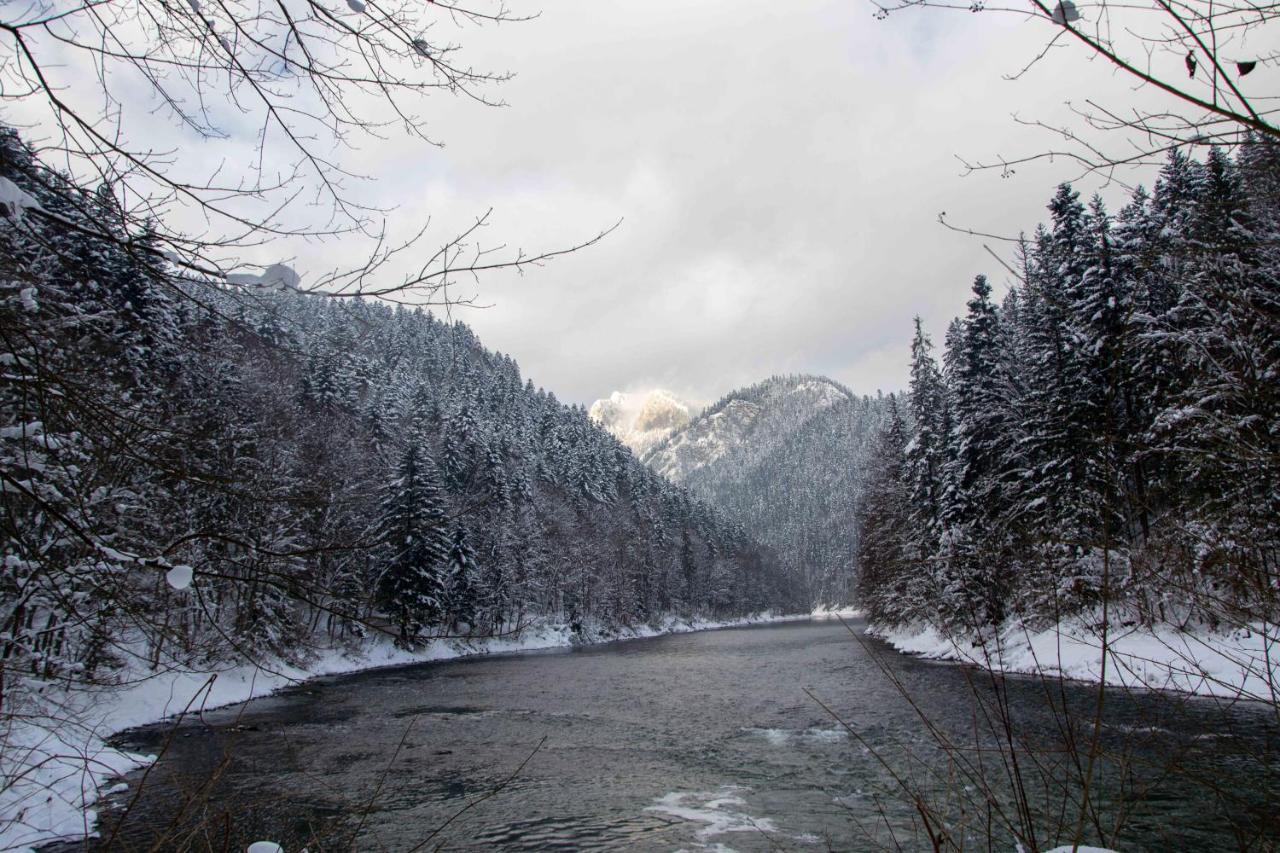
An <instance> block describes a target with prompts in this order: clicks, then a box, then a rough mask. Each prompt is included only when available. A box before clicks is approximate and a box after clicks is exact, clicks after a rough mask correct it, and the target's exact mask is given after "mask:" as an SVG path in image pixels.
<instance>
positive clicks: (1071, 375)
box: [859, 138, 1280, 637]
mask: <svg viewBox="0 0 1280 853" xmlns="http://www.w3.org/2000/svg"><path fill="white" fill-rule="evenodd" d="M1048 211H1049V221H1048V223H1047V224H1044V225H1041V226H1039V227H1037V228H1036V230H1035V231H1034V232H1033V233H1032V234H1031V236H1029V237H1025V238H1024V239H1022V240H1021V241H1019V242H1018V243H1017V245H1016V247H1015V248H1016V253H1015V255H1014V259H1013V261H1012V262H1011V263H1010V265H1009V269H1008V273H1009V275H1010V277H1011V278H1012V279H1013V285H1012V286H1011V287H1010V288H1009V290H1008V292H1007V293H1006V294H1005V295H1004V296H1003V298H1001V299H998V300H997V298H996V297H994V296H993V291H992V286H991V284H990V282H989V281H988V280H987V279H986V278H985V277H983V276H979V277H978V278H977V279H976V280H975V281H974V282H973V287H972V298H971V299H970V300H969V302H968V311H967V313H966V314H965V316H964V317H962V318H957V319H955V320H954V321H953V322H952V323H951V324H950V326H949V327H948V328H947V332H946V339H945V341H944V345H943V348H942V356H941V363H939V360H938V358H937V357H936V356H935V354H934V347H933V343H932V341H931V340H930V337H929V335H928V334H926V333H925V332H924V331H923V329H922V325H921V323H920V322H919V320H917V322H916V327H915V335H914V338H913V339H912V342H911V382H910V390H909V393H907V394H906V395H903V396H901V397H900V398H899V399H898V400H896V401H895V404H894V407H893V412H892V415H891V418H890V422H889V424H888V426H887V427H886V428H885V429H884V430H883V431H882V432H881V434H880V436H879V439H878V446H877V452H876V453H875V458H876V460H877V461H876V464H875V466H874V470H873V471H872V475H871V479H870V482H869V483H868V485H867V498H866V501H865V503H864V505H863V507H862V509H861V512H860V519H861V525H862V528H863V530H862V534H863V535H862V540H861V545H860V550H859V561H860V565H861V577H860V580H859V591H860V594H861V600H862V602H863V603H864V605H865V606H866V607H867V608H868V612H869V614H870V616H871V617H872V618H873V619H875V620H877V621H879V622H881V623H883V624H886V625H909V624H915V625H928V626H933V627H936V628H939V629H941V630H944V631H950V632H954V633H956V634H961V635H964V636H971V637H972V636H977V637H981V636H985V635H988V634H989V633H990V631H991V629H993V628H996V627H998V626H1000V625H1001V624H1003V623H1005V622H1006V620H1009V619H1013V618H1017V619H1021V620H1023V621H1024V623H1030V624H1039V625H1047V624H1052V623H1054V622H1057V621H1059V620H1061V619H1063V618H1064V617H1067V616H1076V615H1084V616H1085V617H1086V618H1090V619H1093V620H1101V621H1104V622H1105V621H1106V620H1107V619H1108V618H1109V617H1110V618H1113V619H1120V620H1122V621H1124V623H1125V624H1129V625H1132V624H1135V623H1136V624H1141V625H1147V626H1150V625H1154V624H1167V625H1174V626H1178V627H1182V628H1186V627H1207V628H1208V629H1210V630H1230V629H1234V628H1238V627H1240V626H1247V625H1248V624H1249V623H1251V622H1256V621H1258V620H1261V622H1262V623H1263V624H1270V623H1273V622H1274V621H1275V619H1276V617H1277V616H1278V615H1280V612H1278V610H1277V605H1278V604H1280V601H1278V599H1277V590H1278V587H1277V567H1278V563H1277V560H1278V558H1280V541H1278V540H1277V538H1276V536H1277V527H1276V519H1277V517H1280V381H1278V379H1280V376H1278V375H1277V371H1278V370H1280V338H1277V336H1276V334H1275V330H1276V328H1277V327H1278V324H1280V296H1278V295H1280V288H1278V287H1277V276H1278V275H1280V254H1278V252H1277V250H1278V247H1280V149H1277V146H1276V145H1275V144H1274V143H1272V142H1270V141H1264V140H1260V139H1254V138H1250V139H1249V140H1248V141H1246V142H1245V143H1244V144H1242V145H1240V146H1239V147H1238V148H1237V149H1236V151H1235V153H1234V154H1229V153H1227V152H1226V151H1224V150H1223V149H1221V148H1217V147H1212V148H1209V149H1208V150H1207V153H1206V154H1205V156H1204V158H1203V160H1200V159H1196V158H1194V157H1191V156H1188V155H1187V154H1186V153H1184V152H1183V151H1181V150H1179V149H1176V148H1175V149H1174V150H1172V151H1171V152H1170V153H1169V155H1168V159H1167V161H1166V163H1165V165H1164V166H1163V168H1162V169H1161V171H1160V173H1159V178H1158V180H1157V181H1156V182H1155V185H1154V188H1153V189H1152V190H1151V191H1149V192H1148V191H1146V190H1145V189H1143V188H1142V187H1139V188H1137V189H1136V190H1135V191H1134V192H1133V193H1132V196H1131V198H1130V199H1129V201H1128V203H1127V204H1125V205H1124V206H1123V207H1122V208H1121V209H1120V210H1119V211H1118V212H1116V213H1112V212H1110V211H1108V210H1107V209H1106V206H1105V205H1104V203H1103V201H1102V200H1101V198H1099V197H1097V196H1095V197H1094V198H1092V199H1090V200H1089V201H1088V203H1085V202H1083V201H1082V200H1081V199H1080V197H1079V194H1078V193H1077V192H1076V191H1075V190H1073V189H1072V187H1071V186H1070V185H1069V184H1063V185H1061V186H1059V187H1058V189H1057V192H1056V193H1055V195H1054V197H1053V199H1052V201H1050V203H1049V206H1048ZM997 303H998V304H997Z"/></svg>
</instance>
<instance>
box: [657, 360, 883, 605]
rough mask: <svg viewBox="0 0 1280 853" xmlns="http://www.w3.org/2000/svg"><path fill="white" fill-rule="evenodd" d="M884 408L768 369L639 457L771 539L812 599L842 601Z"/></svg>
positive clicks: (822, 382)
mask: <svg viewBox="0 0 1280 853" xmlns="http://www.w3.org/2000/svg"><path fill="white" fill-rule="evenodd" d="M887 411H888V406H887V401H886V400H884V399H882V398H872V397H862V396H858V395H856V394H854V393H853V392H852V391H850V390H849V389H848V388H845V387H844V386H842V385H840V384H839V383H837V382H833V381H832V380H830V379H826V378H824V377H818V376H775V377H773V378H771V379H768V380H766V381H764V382H761V383H758V384H756V385H753V386H751V387H750V388H744V389H741V390H738V391H734V392H732V393H730V394H728V395H726V396H725V397H724V398H722V399H721V400H719V401H718V402H717V403H715V405H713V406H711V407H709V408H708V409H707V410H706V411H705V412H703V413H702V414H701V415H699V416H698V417H697V418H695V419H694V420H693V421H692V422H691V423H690V424H689V425H688V426H687V427H685V428H684V429H683V430H681V431H679V432H677V433H675V434H674V435H672V436H671V437H670V438H669V439H667V441H665V442H664V443H662V444H660V445H658V446H657V447H655V448H654V449H653V450H652V451H651V452H650V453H648V454H646V455H645V456H644V457H643V458H644V459H645V461H646V462H647V463H648V464H649V465H650V466H651V467H653V468H654V469H655V470H657V471H660V472H662V473H664V474H665V475H667V476H669V477H672V478H673V479H675V480H677V482H680V483H682V484H684V485H686V486H688V487H689V488H691V489H692V490H693V491H694V492H696V493H697V494H699V495H701V496H703V497H705V498H706V499H707V500H708V501H710V502H711V503H712V504H714V505H715V506H716V507H717V508H718V509H720V510H722V511H723V512H725V513H726V514H727V515H728V516H729V517H730V518H732V519H733V520H734V521H737V522H740V523H741V524H743V525H744V526H745V527H746V529H747V530H749V531H751V532H752V535H754V536H757V537H758V538H759V539H760V540H761V541H762V542H765V543H766V544H768V545H770V546H771V547H772V548H773V550H774V551H775V552H776V553H777V555H778V558H779V559H780V560H781V561H782V563H783V565H784V566H785V567H786V570H787V572H788V574H789V575H790V576H791V577H793V578H794V579H795V583H796V584H797V585H799V586H801V587H803V588H804V589H806V590H807V591H808V594H809V595H810V598H811V600H812V602H813V603H814V604H824V605H831V604H836V605H840V604H847V603H849V601H850V600H851V597H852V593H853V582H854V579H855V578H856V568H857V546H858V534H859V528H858V525H857V524H856V519H857V509H858V506H859V505H860V503H861V499H862V492H863V484H864V483H865V482H866V480H867V471H866V469H867V466H868V464H869V459H868V456H869V453H870V450H871V448H872V445H873V443H874V439H875V435H876V433H877V431H878V430H879V428H880V426H881V425H882V424H883V423H884V420H885V417H886V413H887Z"/></svg>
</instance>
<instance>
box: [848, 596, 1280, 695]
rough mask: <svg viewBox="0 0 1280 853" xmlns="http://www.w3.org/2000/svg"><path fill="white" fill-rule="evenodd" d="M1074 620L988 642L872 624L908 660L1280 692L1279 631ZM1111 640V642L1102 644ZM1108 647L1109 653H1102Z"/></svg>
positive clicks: (1111, 681) (1013, 624)
mask: <svg viewBox="0 0 1280 853" xmlns="http://www.w3.org/2000/svg"><path fill="white" fill-rule="evenodd" d="M1099 623H1100V620H1091V619H1087V618H1084V617H1076V618H1073V619H1070V620H1065V621H1063V622H1061V623H1059V624H1057V625H1053V626H1051V627H1048V628H1044V629H1041V630H1031V629H1029V628H1028V627H1027V626H1026V625H1024V624H1023V623H1022V622H1020V621H1017V620H1013V621H1010V622H1009V623H1007V624H1006V625H1005V626H1004V628H1003V629H1002V630H1000V631H998V632H995V633H993V634H992V635H991V636H990V637H989V638H986V640H985V641H981V642H980V641H976V640H975V639H974V638H970V637H961V636H955V635H947V634H944V633H943V632H941V631H939V630H938V629H936V628H933V627H931V626H923V627H922V626H907V627H903V628H885V627H884V626H874V625H873V626H871V627H869V628H868V634H870V635H871V636H873V637H878V638H880V639H882V640H884V641H886V642H887V643H889V644H890V645H891V646H893V647H894V648H895V649H897V650H898V651H900V652H903V653H905V654H911V655H917V656H919V657H924V658H929V659H933V660H946V661H956V662H961V663H969V664H974V665H977V666H981V667H984V668H987V669H991V670H995V671H997V672H1006V673H1018V674H1023V675H1038V676H1047V677H1052V678H1058V677H1065V678H1068V679H1072V680H1075V681H1086V682H1092V683H1095V684H1096V683H1100V682H1104V681H1105V682H1106V684H1108V685H1110V686H1115V687H1129V688H1140V689H1146V690H1165V691H1176V692H1180V693H1193V694H1197V695H1201V696H1218V697H1225V698H1231V699H1246V700H1253V701H1261V702H1270V703H1274V702H1276V700H1277V696H1276V694H1275V693H1274V692H1273V691H1274V690H1275V689H1277V688H1280V627H1278V626H1276V625H1261V624H1251V625H1248V626H1244V627H1241V628H1239V629H1237V630H1234V631H1217V632H1215V631H1210V630H1207V629H1200V630H1195V629H1187V628H1180V627H1177V626H1174V625H1161V626H1158V627H1155V628H1146V627H1142V626H1133V625H1124V624H1116V623H1114V622H1113V623H1111V624H1109V625H1108V627H1107V630H1106V631H1105V636H1104V631H1103V630H1102V628H1101V626H1100V624H1099ZM1104 640H1105V642H1104ZM1104 648H1105V654H1104Z"/></svg>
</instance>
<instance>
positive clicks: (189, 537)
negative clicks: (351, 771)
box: [0, 130, 805, 705]
mask: <svg viewBox="0 0 1280 853" xmlns="http://www.w3.org/2000/svg"><path fill="white" fill-rule="evenodd" d="M0 182H3V187H2V188H3V189H4V201H5V210H4V214H5V215H4V216H2V217H0V288H2V292H0V297H2V298H0V329H2V332H0V334H2V338H0V360H2V361H3V363H4V365H5V369H4V372H3V376H2V377H0V411H3V413H4V418H5V420H4V422H3V424H0V478H2V482H3V490H0V502H2V503H3V518H2V520H0V529H2V533H0V539H2V541H3V543H4V544H3V551H4V553H3V561H4V571H3V592H2V593H0V600H2V601H3V607H4V611H3V629H2V637H3V648H4V652H3V660H4V671H5V673H6V682H7V683H6V685H5V687H6V691H7V692H6V695H5V700H6V705H8V704H9V703H11V702H12V701H13V700H12V698H11V695H12V694H13V693H14V691H18V692H21V690H22V689H23V685H24V684H27V682H28V681H29V680H31V679H34V680H35V682H34V683H38V682H39V681H44V680H55V681H58V682H62V683H66V684H72V685H76V684H80V685H83V684H100V683H111V682H112V681H113V680H116V679H119V678H125V677H133V676H136V675H137V674H138V673H140V672H145V671H146V670H147V669H156V668H157V667H166V666H171V665H178V666H193V667H196V668H200V667H206V668H207V667H209V666H211V665H213V664H216V663H217V662H221V661H228V660H247V661H254V662H256V661H260V660H285V661H289V660H295V661H296V660H304V659H305V658H306V657H307V655H308V654H309V653H310V652H311V650H312V649H313V648H314V647H315V646H317V645H330V646H331V645H333V644H335V643H338V644H341V643H350V644H358V643H360V642H361V641H362V639H363V638H366V637H369V636H371V635H376V634H384V635H387V636H390V637H394V639H395V642H396V643H398V644H399V645H401V646H403V647H413V646H415V645H416V644H419V643H421V642H422V641H423V640H426V639H430V638H433V637H458V636H499V635H510V634H513V633H517V632H518V631H519V630H520V629H521V628H522V627H523V626H525V625H527V624H529V623H530V622H531V621H535V620H538V619H546V620H553V621H562V622H565V623H568V624H570V625H571V626H573V628H574V630H575V631H581V630H583V629H584V626H588V625H614V626H616V625H625V624H632V623H638V622H644V621H646V620H655V619H658V618H659V617H662V616H664V615H674V614H686V615H695V614H700V615H706V616H715V617H720V618H727V617H731V616H735V615H741V614H745V613H749V612H756V611H761V610H765V609H770V608H773V609H788V608H791V609H794V608H796V607H797V606H800V605H802V604H804V603H805V602H804V601H803V590H802V588H801V586H800V585H798V584H796V583H795V582H794V579H793V578H792V577H789V576H788V575H786V574H785V573H784V572H783V571H782V569H781V568H780V563H779V562H778V560H777V559H776V558H775V557H774V556H773V555H772V554H771V553H770V552H769V551H768V550H767V549H764V548H762V547H761V546H759V545H757V544H756V543H755V542H754V541H753V540H752V539H751V538H750V537H749V536H748V535H747V534H746V533H745V532H744V530H743V529H742V528H741V526H737V525H733V524H730V523H728V522H726V521H725V520H724V519H723V518H721V517H720V516H719V515H718V514H717V513H716V512H715V511H713V510H712V509H710V508H709V507H708V506H707V505H706V504H704V503H703V502H701V501H699V500H697V499H695V498H694V497H693V496H691V495H690V493H689V492H687V491H685V490H684V489H682V488H679V487H677V486H674V485H672V484H670V483H669V482H667V481H665V480H664V479H662V478H661V477H659V476H658V475H656V474H654V473H652V472H650V471H649V470H648V469H646V468H645V467H644V466H642V465H641V464H640V463H639V462H638V461H636V460H635V458H634V457H633V456H632V455H631V454H630V452H629V451H627V450H626V449H625V448H624V447H622V446H621V445H620V444H618V442H617V441H616V440H615V439H613V438H612V437H611V436H610V435H608V434H607V433H606V432H604V431H603V430H601V429H599V428H597V427H596V426H595V425H593V424H592V423H590V422H589V420H588V418H587V416H586V413H585V411H584V410H583V409H582V408H581V407H577V406H565V405H562V404H561V403H560V402H558V401H557V399H556V397H555V396H554V395H553V394H551V393H549V392H546V391H543V390H541V389H538V388H535V387H534V385H533V383H532V382H531V381H529V380H526V379H523V378H522V377H521V375H520V371H519V368H518V367H517V365H516V363H515V361H514V360H513V359H512V358H510V357H509V356H505V355H502V354H499V353H494V352H490V351H489V350H486V349H485V348H484V347H483V346H482V345H481V344H480V342H479V341H478V340H477V339H476V337H475V335H474V334H473V333H472V331H471V330H470V329H469V328H468V327H467V326H466V325H464V324H462V323H460V322H456V321H451V320H448V319H441V318H439V317H435V316H433V315H432V314H431V313H430V312H428V311H424V310H421V309H413V308H408V307H403V306H392V305H390V304H388V303H386V302H383V301H362V300H360V299H341V298H336V297H332V296H327V295H308V294H304V293H301V292H298V291H297V290H296V281H297V276H296V274H294V273H293V272H292V269H291V268H289V267H287V266H284V265H277V266H273V267H268V268H267V270H266V272H265V273H263V274H262V275H260V276H241V277H240V278H239V279H237V278H236V277H229V279H230V280H229V281H217V280H210V279H209V278H207V277H202V276H200V275H198V274H196V275H193V274H192V273H191V272H190V271H189V270H184V269H183V268H181V267H179V266H176V265H175V264H174V263H171V258H169V257H168V256H167V255H166V254H165V253H163V252H161V251H160V250H159V249H158V248H156V245H155V241H154V240H153V239H152V234H153V232H152V229H151V223H148V222H135V221H132V220H130V218H129V217H127V216H126V215H125V214H124V213H123V212H122V211H121V209H120V208H119V206H118V204H117V202H116V200H115V196H114V195H113V192H112V188H111V187H110V186H108V185H105V184H104V185H102V186H97V187H84V186H80V185H78V184H77V183H75V182H74V181H72V180H71V179H70V178H69V177H67V176H66V175H64V174H62V173H59V172H57V171H55V170H52V169H49V168H47V167H45V166H44V165H43V164H42V163H41V162H40V160H39V159H38V158H37V157H36V156H35V155H34V154H33V153H32V151H31V149H30V148H29V147H27V146H26V145H25V144H24V143H23V141H22V140H21V139H20V138H19V137H18V135H17V134H16V133H15V132H14V131H12V130H5V131H4V132H3V134H2V135H0ZM103 223H118V228H116V229H115V230H114V231H112V232H109V233H108V232H105V231H104V230H103Z"/></svg>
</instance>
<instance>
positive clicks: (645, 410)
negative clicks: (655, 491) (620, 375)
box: [587, 388, 695, 456]
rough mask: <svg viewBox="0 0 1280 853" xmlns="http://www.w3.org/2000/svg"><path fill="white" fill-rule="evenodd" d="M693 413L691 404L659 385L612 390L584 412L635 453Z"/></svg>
mask: <svg viewBox="0 0 1280 853" xmlns="http://www.w3.org/2000/svg"><path fill="white" fill-rule="evenodd" d="M694 413H695V407H694V406H693V405H692V404H690V403H689V402H688V401H686V400H683V399H681V398H680V397H678V396H676V395H675V394H673V393H671V392H670V391H667V390H665V389H662V388H655V389H653V390H651V391H643V392H637V393H630V394H624V393H623V392H621V391H614V392H613V393H612V394H610V395H609V396H608V397H605V398H604V399H600V400H596V401H595V402H594V403H592V404H591V408H590V410H588V412H587V414H588V415H589V416H590V417H591V419H592V420H594V421H595V422H596V423H598V424H600V425H601V426H602V427H604V428H605V429H607V430H608V431H609V432H611V433H613V435H614V436H615V437H616V438H617V439H618V440H619V441H621V442H622V443H623V444H625V445H627V446H628V447H630V448H631V450H632V451H633V452H634V453H635V454H636V455H637V456H643V455H644V454H645V453H647V452H649V450H651V449H652V448H653V447H655V446H656V445H658V444H660V443H662V442H663V441H665V440H666V439H667V438H669V437H670V436H671V435H672V434H673V433H675V432H676V431H677V430H680V429H683V428H684V427H685V426H687V425H688V424H689V421H690V420H691V419H692V418H693V415H694Z"/></svg>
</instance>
